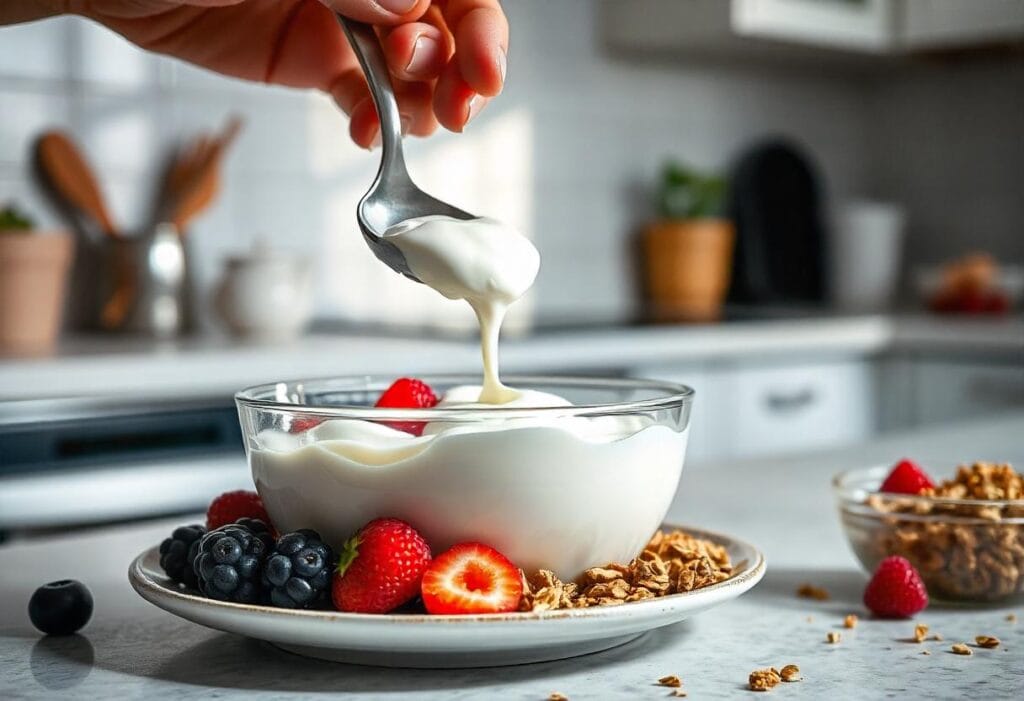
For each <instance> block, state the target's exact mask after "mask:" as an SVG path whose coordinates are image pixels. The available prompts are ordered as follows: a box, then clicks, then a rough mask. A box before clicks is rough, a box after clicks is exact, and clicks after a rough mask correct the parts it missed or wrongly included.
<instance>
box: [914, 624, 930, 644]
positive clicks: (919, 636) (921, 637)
mask: <svg viewBox="0 0 1024 701" xmlns="http://www.w3.org/2000/svg"><path fill="white" fill-rule="evenodd" d="M927 638H928V626H926V625H925V624H924V623H919V624H917V625H916V626H914V642H915V643H923V642H924V641H925V640H926V639H927Z"/></svg>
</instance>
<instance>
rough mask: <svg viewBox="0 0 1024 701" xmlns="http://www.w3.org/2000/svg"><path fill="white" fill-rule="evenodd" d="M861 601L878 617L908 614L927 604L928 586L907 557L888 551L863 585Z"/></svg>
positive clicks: (895, 616) (908, 615)
mask: <svg viewBox="0 0 1024 701" xmlns="http://www.w3.org/2000/svg"><path fill="white" fill-rule="evenodd" d="M864 605H865V606H867V607H868V609H870V611H871V612H872V613H873V614H875V615H876V616H879V617H881V618H910V617H911V616H913V615H914V614H915V613H920V612H921V611H924V610H925V609H926V608H927V607H928V590H927V589H926V588H925V586H924V582H923V581H922V580H921V575H920V574H918V572H917V570H916V569H914V566H913V565H912V564H910V561H909V560H907V559H906V558H903V557H900V556H898V555H890V556H889V557H887V558H885V559H884V560H882V561H881V562H880V563H879V564H878V568H877V569H876V570H875V574H874V575H873V576H872V577H871V581H870V582H868V586H867V587H866V588H865V589H864Z"/></svg>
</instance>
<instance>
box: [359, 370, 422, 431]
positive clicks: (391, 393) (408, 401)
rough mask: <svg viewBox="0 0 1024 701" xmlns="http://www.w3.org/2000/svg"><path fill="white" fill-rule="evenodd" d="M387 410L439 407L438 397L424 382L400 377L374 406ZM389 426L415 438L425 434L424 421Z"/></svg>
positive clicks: (398, 422) (389, 423)
mask: <svg viewBox="0 0 1024 701" xmlns="http://www.w3.org/2000/svg"><path fill="white" fill-rule="evenodd" d="M374 406H377V407H381V408H386V409H429V408H430V407H433V406H437V395H436V394H434V390H432V389H431V388H430V385H428V384H427V383H426V382H424V381H423V380H417V379H416V378H414V377H400V378H399V379H397V380H395V381H394V382H393V383H391V386H390V387H388V388H387V389H386V390H384V394H382V395H380V399H378V400H377V403H376V404H375V405H374ZM385 423H386V424H387V425H388V426H390V427H391V428H393V429H396V430H398V431H405V432H406V433H411V434H413V435H414V436H419V435H422V434H423V426H424V422H422V421H387V422H385Z"/></svg>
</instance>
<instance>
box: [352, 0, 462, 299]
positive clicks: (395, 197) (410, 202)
mask: <svg viewBox="0 0 1024 701" xmlns="http://www.w3.org/2000/svg"><path fill="white" fill-rule="evenodd" d="M338 22H340V23H341V28H342V29H343V30H344V31H345V36H346V37H348V41H349V44H351V45H352V49H353V50H354V51H355V53H356V57H357V58H358V59H359V65H360V66H362V68H363V75H365V76H366V82H367V83H368V84H369V86H370V94H371V95H372V96H373V103H374V105H376V106H377V114H378V115H379V117H380V141H381V147H382V148H381V157H380V169H379V170H378V171H377V177H376V178H375V179H374V181H373V185H371V186H370V189H369V191H368V192H367V193H366V194H365V195H364V196H363V199H361V200H359V205H358V206H357V207H356V219H357V220H358V222H359V228H360V229H361V230H362V232H363V238H365V239H366V243H368V244H369V245H370V250H372V251H373V254H374V255H375V256H377V258H379V259H380V260H381V261H383V262H384V263H385V264H386V265H387V266H388V267H389V268H391V269H392V270H394V271H396V272H399V273H401V274H402V275H405V276H406V277H408V278H410V279H412V280H415V281H416V282H421V280H419V279H418V278H417V277H416V276H415V275H413V274H412V271H411V270H409V264H408V263H407V262H406V260H405V256H404V255H402V252H401V251H400V250H398V247H397V246H395V245H394V244H393V243H391V242H390V241H388V240H387V239H386V238H384V236H383V234H384V232H385V231H387V229H388V228H389V227H391V226H394V225H395V224H398V223H401V222H403V221H405V220H406V219H412V218H413V217H423V216H428V215H431V214H439V215H444V216H448V217H452V218H454V219H476V217H475V216H474V215H472V214H470V213H468V212H464V211H462V210H461V209H458V208H456V207H453V206H452V205H450V204H448V203H447V202H442V201H441V200H439V199H437V198H435V197H431V196H430V195H428V194H427V193H425V192H423V190H421V189H419V188H418V187H417V186H416V184H415V183H414V182H413V181H412V178H411V177H409V171H408V170H407V169H406V166H405V156H404V155H402V122H401V117H400V116H399V113H398V102H397V101H396V100H395V91H394V88H393V87H392V85H391V78H390V77H389V73H388V66H387V62H386V61H385V60H384V52H383V51H382V50H381V47H380V41H379V40H378V39H377V35H376V33H375V32H374V31H373V27H371V26H370V25H368V24H364V23H362V22H355V21H353V20H350V19H348V18H347V17H343V16H341V15H338Z"/></svg>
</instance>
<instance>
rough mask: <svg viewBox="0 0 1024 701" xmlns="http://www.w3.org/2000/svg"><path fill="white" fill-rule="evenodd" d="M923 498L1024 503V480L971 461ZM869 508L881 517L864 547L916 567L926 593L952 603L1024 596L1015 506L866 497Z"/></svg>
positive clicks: (1023, 511)
mask: <svg viewBox="0 0 1024 701" xmlns="http://www.w3.org/2000/svg"><path fill="white" fill-rule="evenodd" d="M922 496H931V497H941V498H950V499H973V500H980V501H993V500H1024V475H1022V474H1020V473H1018V472H1016V471H1014V469H1013V468H1012V467H1010V466H1009V465H1005V464H1004V465H996V464H992V463H980V462H979V463H975V464H974V465H972V466H970V467H966V466H962V467H960V468H959V469H958V470H957V474H956V477H955V478H954V479H952V480H947V481H946V482H943V483H942V484H940V485H938V486H937V487H935V488H933V489H928V490H925V491H924V492H922ZM868 505H869V506H871V507H872V508H873V509H875V510H876V511H879V512H881V513H883V514H886V516H885V517H884V518H883V519H882V522H883V524H884V525H885V528H881V529H878V530H877V531H876V532H875V534H874V536H873V539H872V542H870V543H868V547H869V548H870V549H871V554H872V555H873V556H875V557H877V558H881V557H885V556H887V555H901V556H903V557H905V558H907V559H908V560H910V562H911V563H913V565H914V566H915V567H916V568H917V570H918V571H919V572H920V573H921V576H922V578H923V579H924V582H925V585H926V586H927V587H928V592H929V593H930V594H932V595H935V596H939V597H942V598H950V599H972V600H982V601H985V600H996V599H1001V598H1004V597H1007V596H1010V595H1013V594H1017V593H1021V592H1024V526H1022V525H1020V524H1016V523H1006V522H1005V521H1006V519H1010V518H1019V517H1024V503H1019V504H1012V503H1009V504H1002V503H1000V504H948V503H941V502H938V503H928V502H926V501H923V500H920V499H913V498H909V499H908V498H900V497H897V496H893V495H889V494H872V495H871V496H869V497H868ZM901 515H918V516H930V515H934V516H950V517H956V518H970V519H975V520H978V521H980V523H963V522H960V523H958V522H955V521H949V522H941V521H914V520H910V519H907V518H902V517H901Z"/></svg>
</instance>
